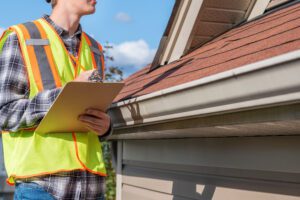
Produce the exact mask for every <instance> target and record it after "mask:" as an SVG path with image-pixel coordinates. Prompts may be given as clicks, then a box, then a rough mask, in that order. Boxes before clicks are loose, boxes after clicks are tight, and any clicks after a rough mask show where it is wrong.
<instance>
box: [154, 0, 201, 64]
mask: <svg viewBox="0 0 300 200" xmlns="http://www.w3.org/2000/svg"><path fill="white" fill-rule="evenodd" d="M202 3H203V0H185V1H182V2H181V5H180V9H179V11H178V16H177V18H176V20H175V24H174V27H173V28H172V32H171V35H170V36H169V39H168V42H167V45H166V49H165V51H164V54H163V57H162V60H161V61H160V64H161V65H163V64H164V63H165V62H166V61H167V62H168V63H170V62H172V61H174V60H178V59H179V58H180V57H181V56H182V55H183V52H184V50H185V48H186V45H187V42H188V39H189V37H188V36H190V35H191V33H192V30H193V27H194V24H195V22H196V20H197V16H198V13H199V11H200V8H201V6H202Z"/></svg>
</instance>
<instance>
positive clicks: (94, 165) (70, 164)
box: [0, 18, 106, 185]
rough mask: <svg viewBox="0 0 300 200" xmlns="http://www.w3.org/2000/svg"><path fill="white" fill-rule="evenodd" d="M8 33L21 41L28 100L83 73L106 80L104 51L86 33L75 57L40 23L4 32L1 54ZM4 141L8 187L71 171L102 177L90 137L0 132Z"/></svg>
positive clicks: (99, 153) (96, 148) (99, 154)
mask: <svg viewBox="0 0 300 200" xmlns="http://www.w3.org/2000/svg"><path fill="white" fill-rule="evenodd" d="M11 32H15V33H16V34H17V36H18V39H19V42H20V47H21V51H22V56H23V59H24V63H25V65H26V69H27V74H28V80H29V84H30V95H29V98H30V99H32V98H33V97H34V96H35V95H37V94H38V92H41V91H43V90H50V89H54V88H58V87H63V86H64V85H65V84H66V83H67V82H69V81H72V80H73V79H74V78H75V77H77V76H78V75H79V74H80V73H81V72H83V71H85V70H91V69H97V68H100V69H102V76H103V78H104V56H103V50H102V47H101V45H100V44H99V43H97V42H96V41H95V40H94V39H93V38H91V37H90V36H88V35H87V34H86V33H84V32H83V33H82V34H81V43H80V48H79V52H78V56H77V58H75V57H74V56H72V55H70V54H69V53H68V51H67V50H66V48H65V46H64V43H63V41H62V39H61V38H60V37H59V35H58V34H57V33H56V31H55V30H54V28H53V27H52V26H51V25H50V24H49V23H48V22H47V21H46V20H45V19H43V18H41V19H38V20H35V21H33V22H27V23H24V24H19V25H15V26H12V27H10V28H9V29H8V30H6V31H5V32H4V33H3V35H2V37H1V38H0V53H1V51H2V47H3V45H4V43H5V41H6V39H7V37H8V35H9V34H10V33H11ZM72 60H73V62H72ZM74 62H75V63H76V64H74ZM82 100H83V101H84V98H83V99H82ZM2 141H3V152H4V162H5V168H6V171H7V174H8V178H7V180H6V182H7V183H8V184H9V185H14V184H15V179H22V178H28V177H35V176H41V175H45V174H53V173H57V172H64V171H72V170H82V171H84V170H87V171H89V172H91V173H94V174H98V175H101V176H106V170H105V165H104V161H103V156H102V150H101V143H100V142H99V140H98V136H97V135H96V134H94V133H92V132H88V133H75V132H73V133H49V134H40V133H37V132H35V128H29V129H22V130H20V131H18V132H2Z"/></svg>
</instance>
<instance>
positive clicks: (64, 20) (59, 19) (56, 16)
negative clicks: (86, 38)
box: [50, 9, 81, 36]
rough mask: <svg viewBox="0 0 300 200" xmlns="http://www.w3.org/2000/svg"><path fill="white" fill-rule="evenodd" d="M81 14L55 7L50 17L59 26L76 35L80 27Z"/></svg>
mask: <svg viewBox="0 0 300 200" xmlns="http://www.w3.org/2000/svg"><path fill="white" fill-rule="evenodd" d="M80 18H81V16H79V15H76V14H70V13H67V12H66V11H65V10H60V9H53V11H52V13H51V15H50V19H51V20H52V21H53V22H54V23H55V24H56V25H58V26H60V27H61V28H63V29H64V30H66V31H68V32H69V35H70V36H71V35H74V33H75V32H76V30H77V29H78V26H79V22H80Z"/></svg>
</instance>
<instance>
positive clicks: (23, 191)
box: [14, 183, 105, 200]
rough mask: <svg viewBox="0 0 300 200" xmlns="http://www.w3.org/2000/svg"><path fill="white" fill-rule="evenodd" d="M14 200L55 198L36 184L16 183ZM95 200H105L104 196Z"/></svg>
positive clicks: (53, 199) (52, 199)
mask: <svg viewBox="0 0 300 200" xmlns="http://www.w3.org/2000/svg"><path fill="white" fill-rule="evenodd" d="M14 200H55V198H54V197H53V196H52V195H51V194H49V193H48V192H47V191H46V190H44V189H43V188H42V187H41V186H40V185H38V184H36V183H17V184H16V188H15V195H14ZM97 200H105V196H104V194H103V196H102V197H98V198H97Z"/></svg>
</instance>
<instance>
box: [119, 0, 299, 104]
mask: <svg viewBox="0 0 300 200" xmlns="http://www.w3.org/2000/svg"><path fill="white" fill-rule="evenodd" d="M299 16H300V4H299V3H297V4H295V5H292V6H289V7H286V8H283V9H281V10H278V11H276V12H272V13H270V14H268V15H265V16H263V17H261V18H259V19H256V20H254V21H251V22H249V23H246V24H244V25H242V26H239V27H236V28H234V29H232V30H230V31H228V32H226V33H225V34H223V35H221V36H219V37H217V38H215V39H214V40H212V41H211V42H209V43H207V44H206V45H204V46H202V47H200V48H198V49H196V50H195V51H193V52H191V53H189V54H187V55H185V56H184V57H182V58H181V59H179V60H178V61H176V62H173V63H170V64H168V65H165V66H162V67H160V68H158V69H157V70H154V71H152V72H148V71H149V67H150V65H148V66H146V67H144V68H143V69H141V70H140V71H138V72H136V73H134V74H133V75H131V76H129V77H128V78H127V79H125V80H124V83H125V87H124V88H123V90H122V91H121V92H120V94H119V95H118V96H117V97H116V99H115V100H114V101H115V102H117V101H122V100H126V99H131V98H135V97H138V96H142V95H145V94H149V93H153V92H156V91H159V90H162V89H166V88H169V87H172V86H177V85H180V84H184V83H187V82H190V81H193V80H197V79H201V78H204V77H207V76H210V75H214V74H217V73H221V72H224V71H227V70H230V69H234V68H237V67H241V66H243V65H247V64H251V63H255V62H258V61H261V60H265V59H268V58H271V57H274V56H277V55H281V54H284V53H287V52H290V51H294V50H297V49H299V48H300V26H299V25H300V17H299Z"/></svg>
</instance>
